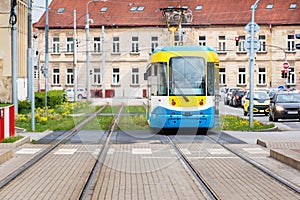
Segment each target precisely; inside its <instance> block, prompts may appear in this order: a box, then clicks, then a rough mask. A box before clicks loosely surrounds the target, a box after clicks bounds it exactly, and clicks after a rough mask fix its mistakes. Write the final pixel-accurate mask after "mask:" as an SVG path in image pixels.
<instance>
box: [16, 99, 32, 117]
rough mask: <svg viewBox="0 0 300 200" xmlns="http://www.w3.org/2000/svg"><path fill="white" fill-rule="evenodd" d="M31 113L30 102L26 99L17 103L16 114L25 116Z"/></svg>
mask: <svg viewBox="0 0 300 200" xmlns="http://www.w3.org/2000/svg"><path fill="white" fill-rule="evenodd" d="M30 111H31V102H30V101H29V100H28V99H26V100H24V101H18V113H19V114H26V113H29V112H30Z"/></svg>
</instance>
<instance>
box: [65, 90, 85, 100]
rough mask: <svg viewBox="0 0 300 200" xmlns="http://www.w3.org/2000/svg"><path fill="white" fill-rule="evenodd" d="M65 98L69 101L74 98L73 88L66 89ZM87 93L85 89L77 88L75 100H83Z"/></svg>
mask: <svg viewBox="0 0 300 200" xmlns="http://www.w3.org/2000/svg"><path fill="white" fill-rule="evenodd" d="M66 93H67V97H68V98H69V99H73V98H74V88H68V89H66ZM87 95H88V92H87V90H86V89H85V88H77V98H78V99H83V98H87Z"/></svg>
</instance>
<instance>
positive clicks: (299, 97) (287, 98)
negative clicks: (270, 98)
mask: <svg viewBox="0 0 300 200" xmlns="http://www.w3.org/2000/svg"><path fill="white" fill-rule="evenodd" d="M276 101H277V102H279V103H300V94H278V95H277V98H276Z"/></svg>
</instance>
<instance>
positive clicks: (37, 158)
mask: <svg viewBox="0 0 300 200" xmlns="http://www.w3.org/2000/svg"><path fill="white" fill-rule="evenodd" d="M106 106H107V105H105V106H103V107H101V108H100V109H99V110H97V111H96V112H94V113H92V114H90V115H89V116H88V117H87V118H86V119H85V120H83V121H82V122H80V123H79V124H77V125H76V126H75V127H74V128H73V129H71V130H68V131H64V133H63V134H62V135H61V136H60V139H58V140H57V141H56V140H54V141H53V142H52V143H51V144H50V146H49V147H48V148H46V149H44V150H43V151H42V152H40V153H39V154H37V155H36V156H35V157H33V158H32V159H31V160H29V161H28V162H27V163H25V164H24V165H22V166H21V167H20V168H18V169H17V170H16V171H14V172H13V173H11V174H10V175H8V176H7V177H6V178H5V179H3V180H2V181H1V182H0V190H1V189H2V188H3V187H5V186H6V185H7V184H9V183H10V182H11V181H12V180H14V179H15V178H17V177H18V176H20V175H21V174H22V173H24V172H25V171H26V170H27V169H29V168H30V167H32V166H33V165H35V164H36V163H37V162H38V161H40V160H41V159H42V158H44V157H45V156H46V155H48V154H49V153H50V152H52V151H53V150H55V149H56V148H58V147H59V146H60V145H61V144H64V143H65V142H66V141H67V140H69V139H70V138H71V137H73V136H74V135H75V134H77V132H78V131H79V130H80V129H81V128H82V127H83V126H84V125H85V124H87V123H88V122H90V121H91V120H93V119H94V118H95V117H96V116H97V115H99V113H101V112H102V111H103V110H104V109H105V108H106Z"/></svg>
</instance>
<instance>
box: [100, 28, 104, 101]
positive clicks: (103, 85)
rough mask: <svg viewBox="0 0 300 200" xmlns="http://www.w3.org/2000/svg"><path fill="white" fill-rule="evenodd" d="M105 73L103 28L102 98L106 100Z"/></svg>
mask: <svg viewBox="0 0 300 200" xmlns="http://www.w3.org/2000/svg"><path fill="white" fill-rule="evenodd" d="M104 72H105V51H104V26H102V78H101V80H102V98H105V82H104Z"/></svg>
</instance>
